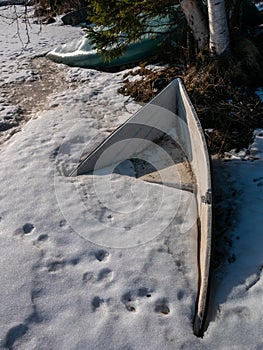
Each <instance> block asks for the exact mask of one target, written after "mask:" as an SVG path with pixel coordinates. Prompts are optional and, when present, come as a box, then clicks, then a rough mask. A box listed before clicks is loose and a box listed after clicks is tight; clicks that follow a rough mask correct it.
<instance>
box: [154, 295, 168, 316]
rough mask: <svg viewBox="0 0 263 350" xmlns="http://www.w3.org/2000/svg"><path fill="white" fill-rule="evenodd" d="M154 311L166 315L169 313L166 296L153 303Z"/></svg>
mask: <svg viewBox="0 0 263 350" xmlns="http://www.w3.org/2000/svg"><path fill="white" fill-rule="evenodd" d="M154 311H155V312H156V313H161V314H163V315H168V314H169V313H170V308H169V306H168V301H167V299H166V298H161V299H158V300H157V301H156V303H155V308H154Z"/></svg>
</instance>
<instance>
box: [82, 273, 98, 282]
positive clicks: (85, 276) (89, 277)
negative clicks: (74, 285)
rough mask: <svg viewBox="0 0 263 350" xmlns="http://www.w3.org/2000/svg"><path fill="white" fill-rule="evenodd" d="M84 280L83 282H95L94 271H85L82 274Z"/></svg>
mask: <svg viewBox="0 0 263 350" xmlns="http://www.w3.org/2000/svg"><path fill="white" fill-rule="evenodd" d="M82 281H83V283H88V282H94V281H95V276H94V273H93V272H91V271H87V272H85V273H84V274H83V275H82Z"/></svg>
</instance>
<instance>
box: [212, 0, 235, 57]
mask: <svg viewBox="0 0 263 350" xmlns="http://www.w3.org/2000/svg"><path fill="white" fill-rule="evenodd" d="M207 7H208V20H209V33H210V38H209V47H210V51H211V53H212V54H214V55H216V56H221V55H223V54H224V53H225V52H226V51H227V50H228V49H229V45H230V40H229V30H228V23H227V18H226V10H225V1H224V0H207Z"/></svg>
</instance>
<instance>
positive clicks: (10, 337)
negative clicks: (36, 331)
mask: <svg viewBox="0 0 263 350" xmlns="http://www.w3.org/2000/svg"><path fill="white" fill-rule="evenodd" d="M27 331H28V326H27V325H26V324H23V323H21V324H19V325H17V326H14V327H12V328H10V329H9V331H8V332H7V334H6V337H5V344H4V347H5V348H7V349H10V350H12V349H13V346H14V344H15V342H16V341H17V340H18V339H19V338H21V337H22V336H23V335H25V334H26V333H27Z"/></svg>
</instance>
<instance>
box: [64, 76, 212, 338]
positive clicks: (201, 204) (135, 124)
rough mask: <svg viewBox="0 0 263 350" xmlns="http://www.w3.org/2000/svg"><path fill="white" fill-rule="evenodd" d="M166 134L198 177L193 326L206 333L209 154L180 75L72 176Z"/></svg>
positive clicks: (122, 158) (107, 163)
mask: <svg viewBox="0 0 263 350" xmlns="http://www.w3.org/2000/svg"><path fill="white" fill-rule="evenodd" d="M163 134H165V135H169V137H172V139H173V140H174V141H175V142H176V143H177V144H178V145H179V146H180V148H181V149H182V150H183V152H184V154H185V156H186V158H187V160H188V162H189V164H190V166H191V170H192V173H193V175H194V178H195V186H194V189H193V191H194V193H195V196H196V202H197V216H198V217H197V220H196V221H197V223H196V224H197V227H198V253H197V260H198V271H199V285H198V294H197V300H196V309H195V316H194V320H193V331H194V334H195V335H197V336H202V335H203V332H204V327H205V319H206V313H207V308H208V290H209V275H210V260H211V237H212V184H211V170H210V157H209V153H208V149H207V145H206V141H205V137H204V134H203V130H202V127H201V124H200V121H199V119H198V117H197V114H196V112H195V110H194V107H193V105H192V103H191V101H190V99H189V97H188V95H187V92H186V89H185V87H184V85H183V83H182V81H181V80H180V79H175V80H173V81H172V82H171V83H170V84H169V85H168V86H167V87H166V88H165V89H164V90H163V91H162V92H161V93H160V94H159V95H157V96H156V97H155V98H154V99H153V100H152V101H150V102H149V103H148V104H147V105H145V106H144V107H142V108H141V109H140V110H139V111H138V112H137V113H135V114H134V115H133V116H132V117H131V118H130V119H128V121H127V122H125V123H124V124H123V125H121V126H120V127H119V128H118V129H117V130H115V131H114V132H113V133H112V134H111V135H110V136H109V137H108V138H106V139H105V140H104V141H103V142H102V143H101V144H100V145H99V146H98V147H97V148H96V149H95V150H94V151H92V152H91V153H90V154H89V155H88V156H87V157H86V158H85V159H84V160H83V161H81V162H80V164H79V165H78V166H77V168H76V169H75V170H74V171H73V172H72V174H71V175H72V176H77V175H81V174H86V173H90V172H94V171H96V170H98V169H102V168H104V167H107V166H110V165H113V164H116V163H118V162H121V161H125V160H127V159H131V158H133V157H134V156H135V155H136V154H138V153H139V152H141V151H143V150H144V149H145V147H146V146H145V145H147V142H145V141H151V142H154V141H155V140H157V139H158V138H160V137H161V136H162V135H163Z"/></svg>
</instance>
